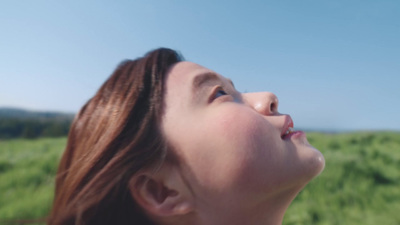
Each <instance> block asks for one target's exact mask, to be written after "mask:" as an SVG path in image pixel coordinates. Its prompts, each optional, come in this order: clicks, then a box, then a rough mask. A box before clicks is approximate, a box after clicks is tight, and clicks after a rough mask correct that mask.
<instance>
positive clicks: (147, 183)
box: [129, 166, 193, 217]
mask: <svg viewBox="0 0 400 225" xmlns="http://www.w3.org/2000/svg"><path fill="white" fill-rule="evenodd" d="M129 189H130V192H131V195H132V197H133V199H135V201H136V203H137V204H138V205H139V206H141V207H142V208H143V209H144V210H145V211H146V212H148V213H150V214H151V215H154V216H159V217H165V216H177V215H184V214H187V213H189V212H191V211H192V210H193V198H192V196H191V194H190V192H189V191H188V187H187V186H186V184H185V183H184V182H183V180H182V178H181V176H180V174H179V172H178V170H177V169H174V168H166V167H164V166H163V168H161V169H160V170H159V171H158V172H156V173H149V172H139V173H138V174H136V175H134V176H133V177H132V178H131V180H130V183H129Z"/></svg>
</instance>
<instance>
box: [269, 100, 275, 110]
mask: <svg viewBox="0 0 400 225" xmlns="http://www.w3.org/2000/svg"><path fill="white" fill-rule="evenodd" d="M269 111H270V112H275V111H276V103H275V102H273V103H271V105H270V108H269Z"/></svg>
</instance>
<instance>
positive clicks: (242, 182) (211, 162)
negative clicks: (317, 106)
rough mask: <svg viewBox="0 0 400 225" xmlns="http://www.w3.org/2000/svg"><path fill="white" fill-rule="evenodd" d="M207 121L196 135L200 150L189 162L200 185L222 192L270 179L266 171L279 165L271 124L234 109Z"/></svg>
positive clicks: (257, 116) (268, 172) (252, 114)
mask: <svg viewBox="0 0 400 225" xmlns="http://www.w3.org/2000/svg"><path fill="white" fill-rule="evenodd" d="M228 109H229V108H228ZM207 121H208V122H207V123H203V124H204V126H203V127H202V131H201V132H199V133H202V135H201V136H199V138H198V146H202V148H201V149H200V150H198V151H196V154H195V155H194V156H193V158H192V160H194V161H196V162H197V163H195V164H194V165H193V166H195V167H196V168H195V170H196V171H197V172H198V174H197V175H198V178H199V180H200V181H201V182H202V183H204V184H205V185H207V186H208V187H210V188H213V189H220V190H226V189H228V188H229V189H232V188H233V187H235V188H237V189H243V188H247V187H248V185H254V183H257V185H260V182H264V181H265V182H267V180H269V179H271V177H270V174H272V173H270V171H272V169H273V167H275V163H276V162H277V161H279V160H276V159H277V158H279V157H278V156H277V155H276V151H275V150H276V148H277V145H278V143H276V140H275V138H274V135H273V134H274V131H275V130H274V128H273V127H272V125H271V124H269V123H268V122H267V121H266V120H265V119H264V118H263V117H262V116H260V115H257V114H255V112H253V111H250V110H242V111H240V110H236V109H231V110H226V111H222V110H221V111H220V113H219V114H217V115H214V116H213V117H210V118H207ZM211 185H213V186H211ZM252 189H254V188H252ZM213 191H215V190H213Z"/></svg>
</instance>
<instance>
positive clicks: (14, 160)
mask: <svg viewBox="0 0 400 225" xmlns="http://www.w3.org/2000/svg"><path fill="white" fill-rule="evenodd" d="M65 143H66V138H53V139H52V138H43V139H37V140H25V139H14V140H7V141H5V140H0V219H1V221H5V220H9V219H20V220H24V219H33V218H34V219H37V218H43V217H45V216H46V215H47V213H48V211H49V210H50V207H51V204H52V201H53V192H54V175H55V173H56V170H57V165H58V161H59V159H60V157H61V154H62V152H63V150H64V146H65ZM1 221H0V223H1Z"/></svg>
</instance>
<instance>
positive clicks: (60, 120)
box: [0, 108, 73, 139]
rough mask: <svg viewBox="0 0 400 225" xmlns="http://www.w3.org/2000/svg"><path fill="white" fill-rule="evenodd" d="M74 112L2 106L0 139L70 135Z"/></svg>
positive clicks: (0, 112)
mask: <svg viewBox="0 0 400 225" xmlns="http://www.w3.org/2000/svg"><path fill="white" fill-rule="evenodd" d="M72 119H73V114H65V113H49V112H30V111H26V110H20V109H10V108H0V139H10V138H29V139H32V138H39V137H61V136H66V135H68V132H69V127H70V125H71V122H72Z"/></svg>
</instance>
